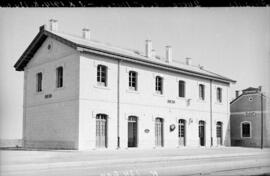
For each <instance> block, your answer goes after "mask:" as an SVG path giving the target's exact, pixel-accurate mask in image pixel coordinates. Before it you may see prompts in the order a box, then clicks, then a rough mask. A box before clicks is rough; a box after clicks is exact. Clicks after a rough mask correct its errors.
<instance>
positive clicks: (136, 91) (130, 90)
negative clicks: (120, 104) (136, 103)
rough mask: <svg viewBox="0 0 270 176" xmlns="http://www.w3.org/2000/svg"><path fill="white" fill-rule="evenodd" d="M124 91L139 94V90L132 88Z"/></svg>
mask: <svg viewBox="0 0 270 176" xmlns="http://www.w3.org/2000/svg"><path fill="white" fill-rule="evenodd" d="M126 92H127V93H135V94H140V92H139V91H138V90H132V89H127V90H126Z"/></svg>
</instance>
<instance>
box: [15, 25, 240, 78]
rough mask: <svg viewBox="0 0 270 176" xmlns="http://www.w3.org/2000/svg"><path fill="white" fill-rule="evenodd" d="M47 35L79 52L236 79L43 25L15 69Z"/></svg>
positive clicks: (33, 52) (19, 67) (199, 74)
mask: <svg viewBox="0 0 270 176" xmlns="http://www.w3.org/2000/svg"><path fill="white" fill-rule="evenodd" d="M47 37H51V38H54V39H55V40H58V41H60V42H62V43H64V44H66V45H68V46H70V47H72V48H74V49H76V50H78V51H80V52H86V53H96V54H101V55H106V56H112V57H113V58H116V59H122V60H127V61H130V62H137V63H140V64H143V65H151V66H154V67H159V68H162V69H166V70H171V71H177V72H181V73H183V74H186V75H192V76H196V77H202V78H206V79H211V80H216V81H220V82H225V83H235V82H236V81H234V80H232V79H230V78H227V77H224V76H221V75H219V74H216V73H213V72H210V71H208V70H205V69H203V68H201V67H198V66H194V65H186V64H184V63H181V62H171V63H168V62H165V59H164V58H162V57H159V56H156V57H153V58H148V57H146V56H145V55H144V54H143V52H140V51H135V50H131V49H123V48H121V47H116V46H112V45H110V44H105V43H101V42H98V41H94V40H88V39H84V38H83V37H80V36H75V35H70V34H65V33H63V32H56V31H50V30H47V29H46V28H45V26H41V27H40V31H39V33H38V34H37V35H36V37H35V38H34V39H33V41H32V42H31V44H30V45H29V46H28V47H27V49H26V50H25V51H24V53H23V54H22V55H21V57H20V58H19V60H18V61H17V62H16V64H15V65H14V67H15V69H16V70H17V71H23V70H24V67H25V66H26V65H27V64H28V62H29V61H30V60H31V59H32V57H33V56H34V54H35V53H36V51H37V50H38V49H39V47H40V46H41V45H42V43H43V42H44V41H45V40H46V38H47Z"/></svg>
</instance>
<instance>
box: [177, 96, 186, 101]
mask: <svg viewBox="0 0 270 176" xmlns="http://www.w3.org/2000/svg"><path fill="white" fill-rule="evenodd" d="M176 99H178V100H182V101H186V100H188V98H186V97H176Z"/></svg>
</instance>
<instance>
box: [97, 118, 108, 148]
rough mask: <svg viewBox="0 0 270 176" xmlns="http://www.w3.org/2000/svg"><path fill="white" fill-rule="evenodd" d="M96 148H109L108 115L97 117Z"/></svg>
mask: <svg viewBox="0 0 270 176" xmlns="http://www.w3.org/2000/svg"><path fill="white" fill-rule="evenodd" d="M96 147H97V148H105V147H107V115H105V114H98V115H97V116H96Z"/></svg>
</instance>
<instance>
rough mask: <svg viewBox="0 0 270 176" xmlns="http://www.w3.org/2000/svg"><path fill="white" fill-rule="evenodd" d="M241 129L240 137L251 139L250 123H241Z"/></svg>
mask: <svg viewBox="0 0 270 176" xmlns="http://www.w3.org/2000/svg"><path fill="white" fill-rule="evenodd" d="M241 128H242V131H241V133H242V137H243V138H244V137H251V124H250V122H242V123H241Z"/></svg>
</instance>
